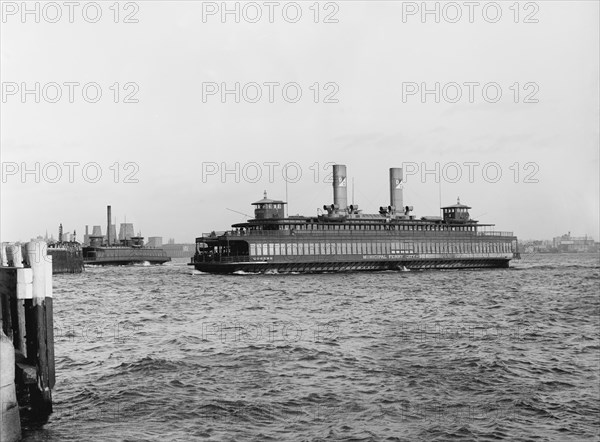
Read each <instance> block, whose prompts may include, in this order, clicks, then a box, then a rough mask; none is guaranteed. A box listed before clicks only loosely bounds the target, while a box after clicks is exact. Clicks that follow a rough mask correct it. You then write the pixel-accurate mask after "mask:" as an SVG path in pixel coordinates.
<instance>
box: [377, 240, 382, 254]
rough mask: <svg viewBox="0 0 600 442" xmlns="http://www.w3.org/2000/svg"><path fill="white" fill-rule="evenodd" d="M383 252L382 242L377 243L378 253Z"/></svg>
mask: <svg viewBox="0 0 600 442" xmlns="http://www.w3.org/2000/svg"><path fill="white" fill-rule="evenodd" d="M382 253H383V248H382V244H381V243H380V242H378V243H377V254H378V255H381V254H382Z"/></svg>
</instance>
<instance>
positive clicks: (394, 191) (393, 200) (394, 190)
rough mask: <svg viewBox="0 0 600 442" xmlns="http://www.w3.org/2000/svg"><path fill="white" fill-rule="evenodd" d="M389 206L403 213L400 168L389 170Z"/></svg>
mask: <svg viewBox="0 0 600 442" xmlns="http://www.w3.org/2000/svg"><path fill="white" fill-rule="evenodd" d="M390 206H392V207H394V208H395V209H396V210H397V211H398V212H402V211H404V201H403V198H402V169H401V168H400V167H391V168H390Z"/></svg>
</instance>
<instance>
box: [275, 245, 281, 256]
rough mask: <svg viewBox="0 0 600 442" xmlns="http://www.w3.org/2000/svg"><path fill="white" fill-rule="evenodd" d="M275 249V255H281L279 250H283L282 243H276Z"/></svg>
mask: <svg viewBox="0 0 600 442" xmlns="http://www.w3.org/2000/svg"><path fill="white" fill-rule="evenodd" d="M274 246H275V249H274V250H273V255H279V252H280V251H281V244H274Z"/></svg>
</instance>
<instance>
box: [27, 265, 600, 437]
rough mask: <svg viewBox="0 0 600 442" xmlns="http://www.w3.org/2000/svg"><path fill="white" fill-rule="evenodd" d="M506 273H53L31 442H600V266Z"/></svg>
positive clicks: (171, 269) (175, 269) (175, 268)
mask: <svg viewBox="0 0 600 442" xmlns="http://www.w3.org/2000/svg"><path fill="white" fill-rule="evenodd" d="M513 266H514V267H513V268H511V269H507V270H482V271H428V272H378V273H360V274H359V273H356V274H324V275H287V276H284V275H243V276H237V275H235V276H213V275H207V274H200V273H198V272H195V271H193V270H192V269H191V268H190V267H187V266H185V265H167V266H162V267H113V268H108V267H107V268H92V269H88V270H87V271H86V272H85V274H83V275H60V276H55V281H54V285H55V288H54V292H55V303H54V305H55V315H56V317H55V325H56V364H57V383H56V386H55V389H54V402H55V405H54V406H55V413H54V414H53V415H52V416H51V418H50V421H49V423H47V424H46V425H45V426H44V427H43V428H41V429H34V428H29V429H28V430H27V431H26V433H25V434H26V440H77V441H79V440H111V441H112V440H157V441H158V440H160V441H163V440H203V439H206V440H257V441H264V440H267V441H268V440H273V441H279V440H326V439H327V440H407V441H414V440H453V439H465V440H473V439H478V440H497V439H511V440H556V441H564V440H574V441H581V440H598V438H599V432H598V428H599V424H598V418H599V413H600V405H599V404H600V392H599V388H600V387H599V365H598V364H599V354H600V347H599V340H600V335H599V328H598V325H599V324H598V320H599V319H598V318H599V314H600V309H599V307H600V299H599V294H598V291H599V283H600V280H599V263H598V256H597V255H545V256H544V255H541V256H525V259H523V260H522V261H515V262H514V264H513Z"/></svg>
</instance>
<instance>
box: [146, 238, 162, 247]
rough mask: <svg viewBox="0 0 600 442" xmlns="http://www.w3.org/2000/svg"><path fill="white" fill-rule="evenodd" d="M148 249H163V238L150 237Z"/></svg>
mask: <svg viewBox="0 0 600 442" xmlns="http://www.w3.org/2000/svg"><path fill="white" fill-rule="evenodd" d="M146 245H147V246H148V247H156V248H159V247H162V236H150V237H148V243H147V244H146Z"/></svg>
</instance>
